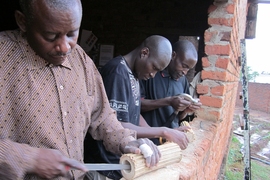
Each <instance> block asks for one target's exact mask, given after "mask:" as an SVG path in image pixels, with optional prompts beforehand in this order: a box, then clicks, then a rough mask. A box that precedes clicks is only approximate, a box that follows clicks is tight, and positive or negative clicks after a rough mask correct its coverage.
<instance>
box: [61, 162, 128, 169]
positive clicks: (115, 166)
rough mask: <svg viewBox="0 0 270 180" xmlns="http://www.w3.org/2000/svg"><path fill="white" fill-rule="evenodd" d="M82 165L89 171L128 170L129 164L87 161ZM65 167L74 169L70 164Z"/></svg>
mask: <svg viewBox="0 0 270 180" xmlns="http://www.w3.org/2000/svg"><path fill="white" fill-rule="evenodd" d="M84 166H85V167H86V168H87V169H88V170H89V171H108V170H130V169H131V166H130V165H129V164H105V163H88V164H84ZM66 169H67V170H69V169H72V170H76V169H75V168H72V167H70V166H66Z"/></svg>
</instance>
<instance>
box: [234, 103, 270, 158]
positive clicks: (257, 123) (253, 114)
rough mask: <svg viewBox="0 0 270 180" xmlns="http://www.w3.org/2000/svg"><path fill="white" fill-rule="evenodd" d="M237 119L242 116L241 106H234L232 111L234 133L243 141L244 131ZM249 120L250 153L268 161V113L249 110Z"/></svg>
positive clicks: (269, 143) (269, 146)
mask: <svg viewBox="0 0 270 180" xmlns="http://www.w3.org/2000/svg"><path fill="white" fill-rule="evenodd" d="M239 119H242V120H244V118H243V107H236V108H235V112H234V122H233V128H234V131H233V132H234V134H235V135H237V138H238V140H239V141H240V142H241V143H244V138H243V136H242V135H243V134H244V131H242V130H241V128H240V121H239ZM249 120H250V121H249V122H250V151H251V152H250V155H251V157H255V158H258V159H261V160H263V161H266V162H269V163H270V114H268V113H265V112H261V111H256V110H249Z"/></svg>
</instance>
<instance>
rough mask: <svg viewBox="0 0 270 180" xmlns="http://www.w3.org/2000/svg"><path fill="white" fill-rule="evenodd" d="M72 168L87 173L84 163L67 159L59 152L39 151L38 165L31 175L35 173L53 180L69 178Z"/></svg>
mask: <svg viewBox="0 0 270 180" xmlns="http://www.w3.org/2000/svg"><path fill="white" fill-rule="evenodd" d="M70 168H72V169H77V170H81V171H84V172H86V171H87V169H86V167H85V166H84V165H83V164H82V163H80V162H78V161H76V160H74V159H69V158H67V157H66V156H64V155H63V154H61V152H60V151H58V150H55V149H39V152H38V155H37V158H36V163H35V165H34V167H33V169H32V170H31V171H30V173H35V174H37V175H38V176H40V177H41V178H46V179H52V178H55V177H58V176H67V175H68V171H69V170H70Z"/></svg>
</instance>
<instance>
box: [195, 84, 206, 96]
mask: <svg viewBox="0 0 270 180" xmlns="http://www.w3.org/2000/svg"><path fill="white" fill-rule="evenodd" d="M208 92H209V86H205V85H201V84H198V85H197V93H199V94H207V93H208Z"/></svg>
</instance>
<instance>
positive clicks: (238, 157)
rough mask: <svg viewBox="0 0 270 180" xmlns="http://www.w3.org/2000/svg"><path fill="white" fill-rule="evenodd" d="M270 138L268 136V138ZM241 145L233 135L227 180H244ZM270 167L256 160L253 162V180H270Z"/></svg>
mask: <svg viewBox="0 0 270 180" xmlns="http://www.w3.org/2000/svg"><path fill="white" fill-rule="evenodd" d="M267 138H268V136H267ZM241 146H242V145H241V143H240V142H239V141H238V139H237V138H236V137H235V136H234V135H233V136H232V140H231V144H230V148H229V154H228V159H227V163H226V167H225V168H226V169H225V178H224V179H225V180H241V179H244V169H245V164H244V162H243V157H242V154H241V152H240V149H241ZM269 172H270V166H267V165H265V164H263V163H261V162H257V161H255V160H252V161H251V179H256V180H266V179H269Z"/></svg>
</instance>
